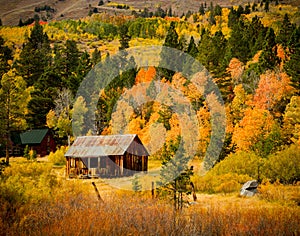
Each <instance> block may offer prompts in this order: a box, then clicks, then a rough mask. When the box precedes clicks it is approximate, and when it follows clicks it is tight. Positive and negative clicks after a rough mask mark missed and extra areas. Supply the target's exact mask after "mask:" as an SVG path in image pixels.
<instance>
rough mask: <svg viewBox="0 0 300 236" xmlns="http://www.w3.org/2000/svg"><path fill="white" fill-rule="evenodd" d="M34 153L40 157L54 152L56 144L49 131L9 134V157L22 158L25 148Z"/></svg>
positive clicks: (37, 130) (39, 130)
mask: <svg viewBox="0 0 300 236" xmlns="http://www.w3.org/2000/svg"><path fill="white" fill-rule="evenodd" d="M26 146H28V147H29V149H30V150H34V151H36V154H37V155H38V156H40V157H44V156H46V155H48V154H49V153H50V152H54V151H55V150H56V142H55V140H54V137H53V133H52V131H51V130H50V129H32V130H27V131H25V132H21V133H20V132H11V135H10V149H9V152H10V153H9V154H10V155H11V156H22V155H23V154H24V149H25V147H26Z"/></svg>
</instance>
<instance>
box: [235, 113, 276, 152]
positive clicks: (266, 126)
mask: <svg viewBox="0 0 300 236" xmlns="http://www.w3.org/2000/svg"><path fill="white" fill-rule="evenodd" d="M274 124H275V122H274V119H273V116H272V115H271V114H270V112H269V111H268V110H264V109H258V108H253V109H252V108H247V109H246V110H245V115H244V117H243V119H242V120H241V121H240V122H239V123H238V124H237V125H236V126H235V128H234V132H233V136H232V142H233V144H234V145H236V147H237V148H238V149H239V150H244V151H251V150H254V148H255V147H254V146H255V144H257V143H258V142H259V141H260V140H262V139H266V138H267V137H268V136H269V135H270V133H271V132H272V129H273V126H274Z"/></svg>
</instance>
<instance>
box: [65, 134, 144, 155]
mask: <svg viewBox="0 0 300 236" xmlns="http://www.w3.org/2000/svg"><path fill="white" fill-rule="evenodd" d="M126 151H127V152H130V153H133V154H135V155H138V156H148V155H149V154H148V152H147V150H146V148H145V147H144V146H143V145H142V143H141V141H140V140H139V138H138V136H137V135H136V134H125V135H100V136H81V137H78V138H76V140H75V142H74V143H73V144H72V146H71V147H70V148H69V150H68V151H67V153H66V154H65V156H66V157H80V158H82V157H101V156H112V155H124V154H125V152H126Z"/></svg>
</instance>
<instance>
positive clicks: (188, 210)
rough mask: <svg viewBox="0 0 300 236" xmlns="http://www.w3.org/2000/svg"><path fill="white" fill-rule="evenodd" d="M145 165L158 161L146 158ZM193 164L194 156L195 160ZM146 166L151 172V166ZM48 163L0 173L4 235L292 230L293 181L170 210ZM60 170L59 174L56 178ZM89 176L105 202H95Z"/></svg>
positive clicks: (16, 161) (299, 211)
mask: <svg viewBox="0 0 300 236" xmlns="http://www.w3.org/2000/svg"><path fill="white" fill-rule="evenodd" d="M149 164H150V166H151V168H153V169H155V168H157V167H158V166H160V162H159V161H150V163H149ZM194 164H195V166H196V164H197V161H194ZM153 169H152V170H153ZM63 173H64V168H63V167H62V168H58V167H55V168H53V167H52V164H50V163H48V162H47V161H41V160H39V161H38V162H33V161H27V160H26V159H24V158H12V159H11V166H10V167H7V168H6V169H5V171H4V174H3V175H2V177H1V179H0V185H1V186H0V187H1V188H0V227H1V230H2V232H4V235H61V234H64V235H78V234H81V235H246V234H247V235H299V233H300V227H299V226H300V225H299V222H300V207H299V199H300V194H299V193H300V186H286V185H280V184H279V183H275V184H270V183H265V184H263V185H261V186H260V189H259V192H260V193H259V194H258V195H256V196H254V197H252V198H244V197H239V196H238V192H237V191H235V192H233V193H228V194H203V193H198V194H197V197H198V199H197V202H196V203H195V204H194V205H189V206H188V205H187V206H186V207H185V208H184V209H183V210H182V211H181V212H174V211H173V206H172V204H171V202H169V201H166V200H162V199H152V197H151V192H150V191H143V192H141V193H134V192H133V191H125V190H121V189H116V188H113V187H112V186H111V185H109V184H107V182H106V181H105V180H101V179H92V180H78V179H74V180H66V179H65V178H62V177H61V176H62V175H63ZM57 176H60V178H57ZM92 181H94V182H95V183H96V186H97V188H98V190H99V192H100V195H101V197H102V199H103V200H104V203H100V202H99V201H98V200H97V195H96V193H95V190H94V188H93V186H92V184H91V182H92Z"/></svg>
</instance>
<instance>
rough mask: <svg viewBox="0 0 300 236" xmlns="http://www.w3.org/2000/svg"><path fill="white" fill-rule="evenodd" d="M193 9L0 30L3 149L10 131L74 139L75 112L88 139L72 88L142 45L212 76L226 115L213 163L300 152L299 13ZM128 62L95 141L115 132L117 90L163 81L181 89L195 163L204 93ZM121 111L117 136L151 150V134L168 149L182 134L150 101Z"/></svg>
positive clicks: (102, 105)
mask: <svg viewBox="0 0 300 236" xmlns="http://www.w3.org/2000/svg"><path fill="white" fill-rule="evenodd" d="M201 6H202V7H200V9H199V12H197V13H193V14H192V13H191V14H190V15H187V16H183V17H182V18H178V17H172V16H171V13H170V14H169V15H170V16H165V18H162V17H155V16H153V17H151V18H149V17H142V16H139V17H138V16H122V15H119V16H110V15H106V14H92V15H91V16H90V17H86V18H83V19H81V20H62V21H56V22H52V23H49V24H46V25H43V26H42V25H40V24H39V21H38V20H37V21H36V22H35V24H34V25H32V26H22V27H5V26H3V27H1V28H0V35H1V52H2V53H1V77H2V80H1V96H2V99H1V103H2V105H1V109H2V112H1V115H2V117H1V121H2V122H1V127H2V128H1V132H2V135H1V137H2V144H3V145H2V147H7V149H9V143H8V142H7V140H8V137H9V136H10V133H11V132H13V131H18V130H26V129H32V128H41V127H45V126H47V127H49V128H51V129H53V130H54V131H55V132H56V135H57V136H56V138H57V140H58V143H60V144H66V142H67V137H68V136H71V139H72V135H73V134H72V127H71V120H72V115H73V116H75V117H76V115H77V116H78V114H77V112H75V114H74V113H73V110H74V108H77V110H79V109H80V111H81V113H80V115H81V116H83V117H79V118H78V117H77V121H78V122H81V123H80V126H81V131H82V132H83V133H84V134H88V133H91V132H94V131H93V130H89V129H88V127H85V125H86V123H85V119H86V118H87V117H85V116H90V115H91V112H92V111H88V108H87V107H86V103H88V101H85V100H84V99H83V98H82V97H77V98H76V100H74V99H75V95H76V92H77V90H78V88H79V85H80V84H81V82H82V81H83V79H84V77H85V76H86V75H87V73H88V72H89V71H90V70H91V69H93V68H94V67H95V65H96V64H97V63H99V62H101V61H102V62H106V63H108V61H109V60H110V56H112V55H114V54H115V53H117V52H118V51H120V50H123V49H126V48H129V47H134V46H143V45H163V46H168V47H172V48H176V49H178V50H181V51H183V52H185V53H188V54H190V55H191V56H193V57H194V58H195V59H197V60H198V61H199V62H200V63H201V64H202V65H203V66H204V67H205V68H206V69H207V70H208V71H209V72H210V74H211V75H212V77H213V80H214V81H215V83H216V84H217V86H218V87H219V89H220V91H221V93H222V97H223V100H224V103H225V109H226V138H225V142H224V143H225V145H224V147H223V151H222V153H221V156H220V159H223V158H224V157H226V156H227V155H228V154H230V153H235V152H237V151H245V152H254V153H255V154H256V155H258V156H259V157H262V158H265V157H267V156H268V155H270V154H272V153H275V152H277V151H280V150H283V149H285V148H286V147H288V146H290V145H299V137H300V136H299V135H300V134H299V132H300V131H299V117H298V116H299V111H298V110H299V109H300V108H299V93H300V92H299V89H300V88H299V66H298V65H299V63H298V60H299V47H300V45H299V40H300V31H299V30H300V29H299V18H300V17H299V11H298V10H297V8H293V7H291V6H288V5H280V4H278V3H277V2H276V3H270V4H269V3H268V2H267V3H261V4H256V3H253V4H248V5H244V6H241V5H240V6H238V7H231V8H222V7H220V6H219V5H216V6H214V5H213V4H212V3H211V4H210V6H207V7H206V8H205V7H204V5H203V4H202V5H201ZM166 12H167V11H166ZM162 53H163V52H162ZM125 56H126V55H125ZM161 56H162V57H163V54H161ZM161 60H163V58H161ZM126 63H127V65H126V64H123V65H120V66H121V67H122V68H121V70H120V71H119V72H117V73H119V75H118V76H117V77H116V78H114V79H113V81H112V82H111V83H110V84H108V85H107V86H106V87H105V89H104V90H103V91H102V92H101V93H100V96H99V98H98V99H99V101H98V105H97V111H96V121H95V124H96V133H98V134H100V133H102V134H109V133H116V132H120V131H121V130H120V129H119V128H118V127H116V125H114V122H112V121H113V120H114V118H115V119H120V115H119V114H118V113H117V112H118V111H117V110H116V109H115V107H116V106H117V105H118V102H117V101H118V99H119V98H120V96H121V95H122V94H123V93H124V92H126V91H128V90H130V88H131V87H132V86H134V85H135V86H136V85H138V84H139V83H141V82H146V81H148V82H151V81H162V82H164V83H167V84H169V85H170V86H171V87H173V88H176V89H179V90H180V91H181V92H182V93H183V94H184V95H185V96H186V97H187V98H188V100H189V102H190V103H191V104H192V106H193V109H194V111H195V112H196V115H197V118H198V121H199V133H200V134H201V135H200V136H199V137H198V138H197V139H198V141H199V147H198V150H197V155H196V156H197V157H198V158H203V156H204V154H205V152H206V148H207V146H208V144H209V141H210V135H211V122H210V119H211V118H210V108H209V106H208V105H207V99H205V98H204V97H203V95H204V94H201V91H197V89H196V88H195V87H193V84H191V83H189V82H188V80H187V79H186V78H184V76H183V75H182V74H181V73H176V71H174V72H170V71H165V70H162V69H160V68H154V67H151V66H150V67H148V68H139V67H138V63H136V62H135V61H134V59H133V58H131V60H128V61H127V62H126ZM128 63H129V64H130V65H129V64H128ZM128 67H130V68H131V69H130V70H126V68H128ZM177 72H178V71H177ZM108 73H109V72H108ZM120 102H124V101H120ZM123 105H124V104H123ZM127 105H128V104H127ZM78 107H79V108H78ZM297 109H298V110H297ZM123 112H124V111H123ZM126 112H129V113H130V114H127V115H128V117H129V118H128V120H127V121H126V122H127V123H126V124H124V125H125V126H126V127H122V129H123V130H122V132H129V133H137V134H139V136H140V137H141V139H142V141H143V142H144V143H145V144H146V145H148V148H149V149H150V150H151V149H153V150H156V151H157V148H158V147H157V148H156V146H159V143H156V144H155V143H154V142H152V141H153V140H155V139H156V138H154V137H151V135H152V134H153V135H157V134H161V133H163V134H164V137H165V140H166V141H167V143H168V142H170V141H171V140H173V139H174V138H175V137H177V136H179V135H180V127H178V126H179V121H178V117H177V116H176V114H174V112H173V111H172V110H171V109H170V108H169V107H167V106H165V105H164V104H159V103H157V102H155V101H153V102H150V103H146V104H142V105H140V107H135V108H134V109H133V110H132V108H131V109H130V106H129V107H128V109H127V111H126ZM116 123H117V122H116ZM119 123H120V122H119ZM157 138H158V140H161V141H163V139H162V138H159V137H157ZM4 149H5V148H4ZM158 149H159V148H158ZM3 151H4V150H3ZM3 153H4V152H3ZM152 154H153V155H154V156H157V155H158V154H157V152H156V153H152ZM156 158H158V157H156Z"/></svg>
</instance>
